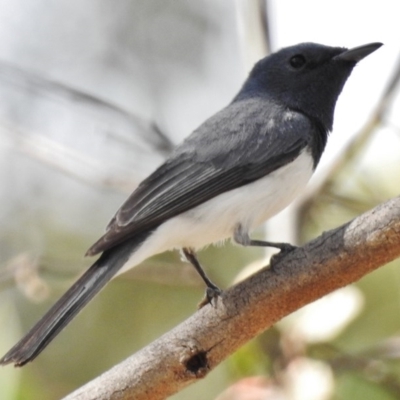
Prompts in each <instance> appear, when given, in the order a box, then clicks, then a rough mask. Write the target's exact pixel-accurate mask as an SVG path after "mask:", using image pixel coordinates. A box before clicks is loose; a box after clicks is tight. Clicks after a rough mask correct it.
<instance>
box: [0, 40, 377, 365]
mask: <svg viewBox="0 0 400 400" xmlns="http://www.w3.org/2000/svg"><path fill="white" fill-rule="evenodd" d="M381 46H382V43H377V42H376V43H369V44H366V45H363V46H358V47H354V48H351V49H348V48H345V47H331V46H325V45H321V44H316V43H301V44H297V45H294V46H290V47H286V48H283V49H281V50H279V51H277V52H275V53H272V54H270V55H269V56H267V57H265V58H263V59H261V60H260V61H258V62H257V63H256V64H255V66H254V67H253V69H252V70H251V71H250V73H249V76H248V77H247V79H246V81H245V82H244V84H243V85H242V87H241V88H240V90H239V92H238V93H237V95H236V96H235V97H234V98H233V100H232V101H231V103H229V104H228V105H227V106H226V107H225V108H223V109H222V110H221V111H219V112H217V113H216V114H215V115H213V116H211V117H210V118H209V119H207V120H206V121H205V122H204V123H203V124H202V125H200V127H199V128H198V129H196V130H195V131H193V132H192V133H191V134H190V135H189V136H188V137H187V138H186V139H185V140H184V141H183V142H182V143H181V144H180V145H178V146H177V147H176V148H175V150H174V151H173V152H172V153H171V154H170V156H169V157H168V158H167V159H166V161H165V162H164V163H163V164H162V165H161V166H160V167H158V168H157V169H156V170H155V171H154V172H153V173H151V174H150V175H149V176H148V177H147V178H146V179H144V180H143V181H142V182H141V183H140V184H139V185H138V187H137V188H136V189H135V190H134V191H133V193H132V194H131V195H130V196H129V197H128V199H127V200H126V201H125V202H124V203H123V205H122V206H121V207H120V209H119V210H118V211H117V213H116V214H115V216H114V217H113V218H112V219H111V221H110V223H109V224H108V226H107V228H106V232H105V233H104V235H103V236H102V237H101V238H100V239H99V240H98V241H96V242H95V243H94V244H93V245H92V246H91V247H90V248H89V250H88V251H87V253H86V255H87V256H94V255H100V256H99V258H98V259H97V260H96V261H95V262H94V263H93V265H92V266H91V267H90V268H89V269H88V270H86V272H84V273H83V274H82V275H81V276H80V277H79V278H78V279H77V281H76V282H75V283H74V284H73V285H72V286H71V287H70V288H69V289H68V290H67V291H66V293H65V294H64V295H63V296H62V297H61V298H60V299H59V300H58V301H57V302H56V303H55V304H54V305H53V307H51V308H50V310H49V311H48V312H47V313H46V314H45V315H44V316H43V317H42V319H40V320H39V322H37V323H36V325H34V326H33V328H32V329H31V330H30V331H29V332H28V333H27V334H26V335H25V336H24V337H23V338H22V339H21V340H20V341H19V342H18V343H17V344H16V345H15V346H14V347H12V348H11V350H10V351H9V352H7V353H6V354H5V355H4V356H3V357H2V358H1V359H0V364H1V365H6V364H9V363H12V364H14V365H15V366H23V365H25V364H26V363H28V362H30V361H32V360H33V359H35V358H36V357H37V356H38V355H39V354H40V353H41V352H42V351H43V350H44V348H45V347H47V345H48V344H49V343H50V342H51V341H52V340H53V339H54V338H55V337H56V336H57V335H58V334H59V333H60V331H61V330H62V329H63V328H64V327H65V326H66V325H67V324H68V323H69V322H70V321H71V320H72V319H73V318H74V317H75V316H76V315H77V314H78V312H79V311H80V310H81V309H82V308H83V307H84V306H85V305H86V304H87V303H88V302H89V301H90V300H91V299H92V298H93V297H94V296H95V295H96V294H97V293H98V292H99V291H100V290H101V289H102V288H103V287H104V286H105V285H106V283H107V282H108V281H110V280H111V279H112V278H113V277H114V276H116V275H118V274H120V273H122V272H124V271H126V270H128V269H130V268H132V267H134V266H136V265H138V264H140V263H141V262H143V261H144V260H146V259H147V258H149V257H150V256H153V255H155V254H158V253H161V252H164V251H167V250H174V249H177V250H181V251H182V253H183V255H184V256H185V257H186V259H187V261H189V262H190V263H191V264H193V266H194V267H195V268H196V270H197V271H198V273H199V274H200V276H201V277H202V279H203V280H204V282H205V284H206V288H207V289H206V300H205V301H204V303H203V304H202V305H203V306H204V305H205V304H207V303H211V305H212V303H213V300H214V299H218V298H219V296H221V293H222V291H221V289H219V288H218V286H217V285H215V284H214V283H213V282H212V281H211V280H210V279H209V278H208V277H207V275H206V274H205V272H204V270H203V268H202V266H201V265H200V263H199V261H198V259H197V256H196V251H197V250H199V249H201V248H203V247H204V246H206V245H208V244H212V243H216V242H220V241H224V240H226V239H229V238H231V239H233V241H234V242H235V243H237V244H239V245H242V246H270V247H275V248H278V249H280V250H281V253H282V254H285V253H287V252H290V251H291V250H293V248H294V246H293V245H291V244H289V243H274V242H267V241H261V240H253V239H251V237H250V233H251V232H252V231H253V230H254V229H255V228H257V227H258V226H260V225H261V224H262V223H264V222H265V221H267V220H268V219H269V218H271V217H272V216H273V215H275V214H277V213H278V212H280V211H281V210H282V209H284V208H285V207H286V206H287V205H289V203H291V202H292V201H293V200H294V199H295V198H296V196H298V195H299V194H300V193H301V192H302V191H303V190H304V188H305V186H306V184H307V182H308V180H309V179H310V177H311V176H312V174H313V172H314V171H315V169H316V167H317V165H318V162H319V160H320V158H321V155H322V153H323V151H324V149H325V146H326V143H327V140H328V134H329V133H330V132H331V130H332V127H333V118H334V110H335V105H336V102H337V99H338V97H339V94H340V93H341V91H342V89H343V87H344V84H345V82H346V81H347V79H348V77H349V76H350V74H351V72H352V70H353V68H354V67H355V65H356V64H357V63H358V62H359V61H360V60H362V59H363V58H364V57H366V56H368V55H369V54H371V53H372V52H374V51H375V50H377V49H378V48H379V47H381Z"/></svg>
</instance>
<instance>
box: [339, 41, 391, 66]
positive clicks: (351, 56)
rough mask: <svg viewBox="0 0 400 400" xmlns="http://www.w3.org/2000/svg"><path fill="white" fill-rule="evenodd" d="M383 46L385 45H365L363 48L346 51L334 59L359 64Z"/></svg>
mask: <svg viewBox="0 0 400 400" xmlns="http://www.w3.org/2000/svg"><path fill="white" fill-rule="evenodd" d="M382 45H383V43H369V44H364V45H363V46H358V47H354V48H352V49H349V50H345V51H344V52H343V53H340V54H338V55H337V56H335V57H333V59H334V60H344V61H353V62H358V61H360V60H362V59H363V58H364V57H366V56H368V55H369V54H371V53H373V52H374V51H375V50H378V49H379V47H381V46H382Z"/></svg>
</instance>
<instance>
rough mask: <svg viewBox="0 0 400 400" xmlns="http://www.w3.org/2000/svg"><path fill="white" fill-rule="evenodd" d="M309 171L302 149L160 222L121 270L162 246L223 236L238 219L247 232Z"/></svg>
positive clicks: (281, 204)
mask: <svg viewBox="0 0 400 400" xmlns="http://www.w3.org/2000/svg"><path fill="white" fill-rule="evenodd" d="M312 173H313V160H312V157H311V154H310V153H309V152H308V151H307V150H306V149H305V150H303V151H302V153H300V155H299V156H298V157H297V158H296V159H295V160H294V161H293V162H291V163H289V164H288V165H285V166H284V167H282V168H279V169H278V170H276V171H274V172H272V173H271V174H269V175H267V176H265V177H263V178H261V179H259V180H257V181H255V182H252V183H249V184H247V185H244V186H242V187H239V188H237V189H234V190H230V191H228V192H225V193H222V194H220V195H218V196H216V197H214V198H213V199H211V200H208V201H207V202H205V203H203V204H201V205H199V206H197V207H195V208H193V209H192V210H189V211H186V212H184V213H182V214H180V215H178V216H176V217H174V218H171V219H170V220H168V221H166V222H164V223H163V224H162V225H160V226H159V227H158V228H157V229H156V230H155V231H154V232H153V233H152V234H151V235H150V236H149V238H148V239H147V240H146V241H145V242H144V243H143V245H142V246H141V247H140V248H139V249H138V250H137V251H136V252H135V253H134V254H133V255H132V257H131V259H130V260H129V262H128V263H127V265H126V266H125V267H124V268H123V270H122V271H121V272H123V271H126V270H127V269H129V268H131V267H133V266H134V265H137V264H139V263H140V262H142V261H143V260H145V259H146V258H148V257H150V256H152V255H154V254H158V253H161V252H163V251H166V250H170V249H174V248H182V247H193V248H195V249H199V248H202V247H204V246H206V245H208V244H211V243H215V242H218V241H221V240H224V239H227V238H229V237H231V236H232V235H233V232H234V229H235V227H236V225H237V224H238V223H240V224H241V225H242V227H243V228H244V229H245V230H247V231H249V232H251V231H252V230H253V229H254V228H256V227H258V226H259V225H260V224H262V223H263V222H265V221H266V220H267V219H269V218H271V217H272V216H273V215H275V214H277V213H278V212H279V211H281V210H283V209H284V208H285V207H286V206H287V205H289V203H291V202H292V201H293V200H294V198H295V197H296V196H297V195H298V194H299V193H300V192H301V191H302V190H303V189H304V187H305V186H306V184H307V182H308V181H309V179H310V177H311V175H312Z"/></svg>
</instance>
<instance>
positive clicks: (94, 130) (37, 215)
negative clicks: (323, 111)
mask: <svg viewBox="0 0 400 400" xmlns="http://www.w3.org/2000/svg"><path fill="white" fill-rule="evenodd" d="M398 15H399V4H398V2H397V1H395V0H381V1H380V2H365V1H361V0H354V1H352V2H349V1H344V0H336V1H325V2H317V1H315V0H314V1H312V0H304V1H301V2H299V1H295V0H281V1H278V0H269V1H259V0H237V1H232V0H197V1H189V0H174V1H165V0H147V1H144V0H143V1H139V0H119V1H118V2H116V1H112V0H86V1H84V2H83V1H79V0H58V1H57V2H49V1H45V0H36V1H34V2H32V1H29V0H0V154H1V156H0V202H1V207H0V327H1V329H0V353H1V354H4V353H5V352H6V351H7V350H8V349H9V348H10V347H11V346H12V345H14V344H15V342H16V341H17V340H18V339H19V338H20V337H21V336H22V335H23V334H24V333H25V332H26V331H27V330H28V329H29V328H30V327H31V326H32V325H33V323H34V322H36V321H37V320H38V319H39V318H40V317H41V316H42V315H43V314H44V312H45V311H46V310H47V309H48V308H49V307H50V305H52V304H53V303H54V302H55V300H56V299H57V298H58V297H59V296H60V295H61V294H62V293H63V292H64V291H65V290H66V289H67V288H68V287H69V286H70V285H71V284H72V283H73V281H74V280H75V279H76V277H77V276H78V275H79V274H80V273H81V272H82V271H83V270H84V268H85V267H87V266H89V265H90V264H91V262H92V261H93V260H90V259H84V258H83V254H84V253H85V251H86V250H87V248H88V247H89V246H90V245H91V244H92V243H93V242H94V241H95V240H96V239H97V238H98V237H99V236H100V235H101V234H102V232H103V230H104V227H105V226H106V224H107V223H108V221H109V219H110V218H111V217H112V216H113V214H114V213H115V211H116V210H117V208H118V207H119V206H120V205H121V203H122V202H123V201H124V199H125V198H126V197H127V195H128V194H129V193H130V192H131V191H132V190H133V188H134V187H135V186H136V185H137V183H138V182H140V180H141V179H142V178H143V177H145V176H146V175H147V174H148V173H149V172H151V171H152V170H154V169H155V168H156V167H157V165H159V164H160V163H161V162H162V160H163V159H164V158H165V157H166V155H167V154H168V153H169V152H170V151H171V149H172V148H173V146H174V145H175V144H177V143H179V142H180V141H181V140H182V139H183V138H184V137H185V136H187V135H188V134H189V133H190V132H191V131H192V130H194V129H195V128H197V126H198V125H200V124H201V123H202V122H203V121H204V120H205V119H206V118H208V117H209V116H211V115H212V114H213V113H215V112H216V111H218V110H219V109H221V108H222V107H224V106H225V105H226V104H227V103H229V102H230V101H231V99H232V98H233V96H234V95H235V94H236V92H237V91H238V90H239V88H240V86H241V84H242V82H243V81H244V79H245V78H246V75H247V73H248V71H249V69H250V68H251V66H252V65H253V64H254V63H255V62H256V61H257V60H258V59H259V58H261V57H263V56H265V55H266V54H268V53H269V52H272V51H275V50H277V49H279V48H281V47H284V46H287V45H293V44H296V43H299V42H305V41H312V42H318V43H323V44H326V45H333V46H345V47H353V46H358V45H362V44H366V43H369V42H377V41H380V42H383V43H384V44H385V46H384V47H382V48H381V49H379V51H377V52H376V53H374V54H372V55H371V56H369V57H368V58H366V59H365V60H364V61H362V62H361V63H360V65H359V66H357V67H356V68H355V70H354V72H353V75H352V76H351V77H350V79H349V81H348V83H347V84H346V87H345V89H344V91H343V93H342V95H341V97H340V98H339V102H338V105H337V108H336V114H335V125H334V132H333V134H332V135H331V137H330V140H329V143H328V147H327V150H326V152H325V154H324V156H323V159H322V161H321V165H320V166H319V168H318V170H317V173H316V175H315V177H314V178H313V180H312V182H311V183H310V185H309V187H308V190H307V192H306V193H305V194H304V196H303V197H302V198H301V199H299V200H298V201H297V202H296V203H295V204H294V205H293V206H292V207H290V208H289V209H288V210H287V211H285V212H284V213H282V214H281V215H280V216H277V217H276V218H274V219H273V220H272V221H271V222H269V223H268V225H267V226H266V227H265V229H261V230H260V231H259V232H257V233H256V234H257V235H259V236H262V235H267V236H268V238H270V239H272V240H275V241H281V240H288V241H291V242H293V243H298V244H301V243H304V242H305V241H307V240H309V239H311V238H313V237H315V236H317V235H319V234H321V233H322V232H323V231H324V230H327V229H331V228H333V227H337V226H339V225H340V224H342V223H344V222H346V221H348V220H349V219H351V218H354V217H355V216H357V215H359V214H361V213H363V212H364V211H366V210H367V209H370V208H371V207H374V206H375V205H377V204H379V203H381V202H383V201H385V200H387V199H389V198H391V197H394V196H397V195H398V194H399V186H400V178H399V176H400V96H399V84H398V81H399V79H400V64H399V63H400V57H399V56H400V52H399V49H400V42H399V37H400V27H399V22H398ZM200 259H201V261H202V263H203V264H204V266H205V267H206V269H207V271H208V273H209V274H210V276H211V278H212V279H213V280H214V281H215V282H216V283H218V284H219V285H220V286H221V287H227V286H229V285H231V284H233V283H234V282H235V281H237V280H238V279H240V278H242V277H243V276H245V275H246V274H248V273H250V272H251V271H254V270H255V269H256V268H259V267H261V266H264V265H266V264H267V262H268V260H267V259H268V254H265V253H264V252H263V251H261V250H257V249H241V248H239V247H234V246H231V245H229V244H228V245H226V246H224V247H210V248H208V249H207V250H205V251H203V252H202V253H201V254H200ZM398 268H399V262H394V263H392V264H391V265H388V266H385V267H384V268H381V269H380V270H378V271H376V272H374V273H372V274H370V275H369V276H367V277H365V278H364V279H362V280H361V281H360V282H358V283H357V284H356V285H353V286H351V287H347V288H345V289H343V290H340V291H338V292H336V293H333V294H332V295H329V296H326V297H325V298H323V299H322V300H320V301H318V302H316V303H314V304H312V305H310V306H308V307H305V308H304V309H302V310H300V311H298V312H296V313H295V314H293V315H291V316H289V317H287V318H286V319H284V320H283V321H281V322H279V323H278V324H277V325H276V326H275V327H274V328H272V329H270V330H268V331H267V332H265V333H264V334H262V335H260V336H259V337H258V338H256V339H254V340H253V341H252V342H251V343H249V344H248V345H246V346H245V347H244V348H242V349H241V350H240V351H238V352H237V353H236V354H234V355H233V356H232V357H230V358H229V359H228V360H226V361H225V362H224V363H222V364H221V365H220V366H219V367H218V368H217V369H216V370H215V371H213V372H212V373H211V374H210V375H209V376H208V377H207V378H206V379H204V380H203V381H201V382H199V383H197V384H195V385H192V386H190V387H188V388H187V389H185V390H184V391H182V392H181V393H179V394H176V395H175V396H173V397H172V398H173V399H174V400H183V399H194V400H197V399H198V400H200V399H219V400H223V399H234V400H235V399H237V400H242V399H246V400H261V399H263V400H269V399H273V400H303V399H304V400H328V399H340V400H341V399H345V400H346V399H356V400H357V399H363V400H369V399H374V400H376V399H379V400H381V399H383V400H386V399H388V400H389V399H399V398H400V296H399V285H400V272H399V270H398ZM203 293H204V287H203V284H202V282H201V281H200V280H199V278H198V277H197V275H196V273H195V272H194V270H193V268H192V267H190V266H188V265H187V264H185V263H182V262H181V261H180V260H179V256H178V255H177V254H175V253H168V254H164V255H160V256H158V257H156V258H154V259H151V260H148V261H146V263H145V265H143V266H140V267H138V268H136V269H135V270H134V271H132V272H129V273H127V274H125V275H124V276H121V277H119V278H118V279H116V280H115V281H113V282H112V283H111V284H109V285H108V286H107V288H106V289H105V290H104V291H102V292H101V294H100V295H99V296H97V297H96V298H95V299H94V300H93V301H92V302H91V303H90V304H89V305H88V306H87V307H86V308H85V309H84V311H83V312H82V313H81V314H80V315H79V316H78V317H77V318H76V319H75V320H74V321H73V322H72V323H71V324H70V325H69V326H68V327H67V328H66V329H65V331H63V333H62V334H61V335H60V336H59V337H57V339H56V340H55V341H54V342H53V343H52V344H51V345H50V346H49V347H48V348H47V349H46V350H45V351H44V352H43V353H42V354H41V355H40V356H39V358H38V359H37V360H35V361H34V362H33V363H31V364H29V365H27V366H25V367H24V368H23V369H15V368H12V367H10V366H8V367H4V368H1V369H0V397H1V399H5V400H25V399H41V400H53V399H59V398H61V397H63V396H64V395H66V394H68V393H69V392H71V391H72V390H74V389H76V388H77V387H79V386H81V385H82V384H84V383H85V382H87V381H88V380H90V379H92V378H94V377H96V376H97V375H98V374H100V373H101V372H103V371H105V370H107V369H109V368H110V367H112V366H113V365H114V364H115V363H117V362H119V361H121V360H123V359H124V358H126V357H127V356H129V355H130V354H132V353H134V352H135V351H137V350H138V349H140V348H142V347H143V346H145V345H146V344H148V343H149V342H150V341H152V340H153V339H156V338H157V337H159V336H160V335H161V334H163V333H164V332H166V331H168V330H169V329H171V328H172V327H174V326H175V325H177V324H178V323H179V322H181V321H183V320H184V319H185V318H186V317H188V316H189V315H191V314H192V313H193V312H194V311H195V310H196V305H197V303H198V302H199V301H200V299H201V298H202V296H203ZM266 312H268V310H266Z"/></svg>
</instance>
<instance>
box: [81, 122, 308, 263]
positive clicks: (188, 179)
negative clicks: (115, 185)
mask: <svg viewBox="0 0 400 400" xmlns="http://www.w3.org/2000/svg"><path fill="white" fill-rule="evenodd" d="M280 122H281V124H279V130H277V129H270V130H268V129H266V127H265V124H264V125H263V126H261V125H260V126H257V123H255V124H254V123H253V124H252V129H249V127H247V130H246V135H240V132H239V129H243V127H239V128H238V127H236V128H231V129H230V130H229V132H228V134H226V135H224V134H223V132H222V133H220V134H219V135H213V136H212V137H207V135H206V134H205V133H204V132H202V131H201V130H202V127H203V126H204V129H207V130H209V128H210V127H207V124H205V125H203V126H202V127H200V130H199V131H195V132H194V135H191V136H190V137H189V138H188V139H187V140H186V141H185V142H184V143H183V145H182V146H180V147H178V148H177V150H176V151H175V152H174V153H173V154H172V156H171V157H170V158H169V159H168V160H167V161H166V162H165V163H164V164H163V165H161V166H160V167H159V168H158V169H157V170H156V171H155V172H153V173H152V174H151V175H150V176H149V177H148V178H147V179H145V180H144V181H143V182H142V183H141V184H140V185H139V186H138V188H137V189H136V190H135V191H134V192H133V193H132V194H131V196H130V197H129V198H128V199H127V200H126V202H125V203H124V204H123V205H122V206H121V208H120V209H119V210H118V212H117V214H116V215H115V217H114V218H113V219H112V220H111V222H110V224H109V225H108V228H107V231H106V233H105V235H104V236H102V237H101V238H100V239H99V240H98V241H97V242H96V243H95V244H94V245H93V246H92V247H91V248H90V249H89V250H88V252H87V255H94V254H97V253H99V252H102V251H104V250H107V249H109V248H111V247H113V246H115V245H117V244H119V243H121V242H123V241H125V240H127V239H129V238H130V237H132V236H134V235H136V234H138V233H140V232H143V231H144V230H151V229H154V228H156V227H157V226H159V225H160V224H161V223H162V222H164V221H166V220H167V219H169V218H172V217H174V216H176V215H178V214H180V213H183V212H184V211H187V210H189V209H191V208H193V207H195V206H197V205H199V204H201V203H204V202H206V201H207V200H209V199H211V198H213V197H215V196H217V195H219V194H221V193H224V192H227V191H229V190H232V189H235V188H238V187H240V186H243V185H245V184H248V183H250V182H253V181H255V180H257V179H259V178H261V177H263V176H265V175H267V174H269V173H271V172H272V171H274V170H276V169H278V168H280V167H283V166H284V165H286V164H288V163H290V162H291V161H293V160H294V159H295V158H296V157H298V155H299V154H300V152H301V151H302V150H303V149H304V148H305V147H306V146H307V145H308V144H309V137H310V129H311V127H312V126H311V124H310V121H309V120H308V119H307V118H305V117H303V118H300V119H299V121H286V124H285V123H284V122H285V121H283V122H282V121H280ZM235 129H236V130H235Z"/></svg>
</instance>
